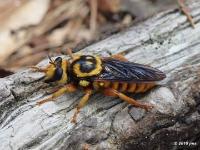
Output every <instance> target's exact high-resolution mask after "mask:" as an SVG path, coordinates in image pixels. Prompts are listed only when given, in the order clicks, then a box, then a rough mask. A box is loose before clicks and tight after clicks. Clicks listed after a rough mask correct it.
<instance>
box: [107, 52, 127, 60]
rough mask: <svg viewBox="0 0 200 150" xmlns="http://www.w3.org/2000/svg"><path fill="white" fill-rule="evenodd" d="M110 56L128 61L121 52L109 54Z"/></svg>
mask: <svg viewBox="0 0 200 150" xmlns="http://www.w3.org/2000/svg"><path fill="white" fill-rule="evenodd" d="M111 58H114V59H117V60H121V61H128V60H127V59H126V58H125V57H124V56H123V55H122V54H114V55H112V56H111Z"/></svg>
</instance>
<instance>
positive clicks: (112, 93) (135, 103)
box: [104, 89, 153, 110]
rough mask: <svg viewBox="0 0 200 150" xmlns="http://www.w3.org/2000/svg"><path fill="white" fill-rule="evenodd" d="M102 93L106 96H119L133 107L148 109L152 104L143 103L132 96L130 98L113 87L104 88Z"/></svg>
mask: <svg viewBox="0 0 200 150" xmlns="http://www.w3.org/2000/svg"><path fill="white" fill-rule="evenodd" d="M104 94H105V95H107V96H112V97H119V98H120V99H122V100H124V101H126V102H128V103H129V104H131V105H133V106H135V107H139V108H142V109H145V110H149V109H152V108H153V105H151V104H145V103H141V102H138V101H136V100H134V99H133V98H130V97H128V96H126V95H125V94H123V93H120V92H118V91H117V90H114V89H105V90H104Z"/></svg>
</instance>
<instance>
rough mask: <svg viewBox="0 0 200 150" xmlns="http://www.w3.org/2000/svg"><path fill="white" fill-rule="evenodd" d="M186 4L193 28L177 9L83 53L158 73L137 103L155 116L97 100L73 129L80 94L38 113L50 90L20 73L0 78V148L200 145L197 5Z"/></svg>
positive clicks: (199, 7)
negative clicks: (114, 57) (119, 58)
mask: <svg viewBox="0 0 200 150" xmlns="http://www.w3.org/2000/svg"><path fill="white" fill-rule="evenodd" d="M187 2H188V6H189V8H190V9H191V15H192V16H193V17H194V21H195V22H196V28H195V29H193V28H192V27H191V26H190V24H189V23H188V22H187V19H186V17H185V16H184V15H182V14H181V13H180V12H179V10H178V9H176V10H169V11H166V12H162V13H160V14H158V15H156V16H154V17H152V18H150V19H148V20H146V21H144V22H142V23H139V24H138V25H136V26H134V27H132V28H129V29H127V30H126V31H124V32H121V33H119V34H116V35H113V36H111V37H109V38H107V39H105V40H103V41H100V42H98V43H96V44H93V45H91V46H89V47H86V48H85V49H83V50H82V51H81V52H82V53H86V54H87V53H88V54H98V55H107V53H108V52H111V53H113V54H115V53H119V52H124V53H125V57H126V58H128V59H129V60H130V61H132V62H137V63H142V64H148V65H151V66H153V67H157V68H159V69H160V70H162V71H164V72H165V73H166V74H167V78H166V79H165V80H164V81H163V82H161V83H160V84H161V86H159V87H157V88H155V89H153V90H151V91H150V92H149V93H146V94H144V95H139V96H137V99H138V100H141V101H144V102H148V103H152V104H154V105H155V106H156V107H155V109H153V110H152V111H151V112H145V111H144V110H141V109H138V108H134V107H131V106H130V105H128V104H127V103H125V102H122V101H121V100H119V99H115V98H109V97H105V96H103V95H101V94H98V93H97V94H95V95H93V96H92V98H91V99H90V101H89V103H88V104H87V106H85V107H84V108H83V109H82V111H81V113H80V115H79V117H78V123H77V124H76V125H75V124H73V123H70V118H71V117H72V115H73V113H74V111H75V109H74V108H75V105H76V104H77V103H78V101H79V100H80V98H81V96H82V94H83V93H82V92H80V91H78V92H76V93H74V94H66V95H63V96H61V97H59V98H58V99H57V101H55V102H48V103H45V104H43V105H41V106H37V105H36V102H37V101H39V100H40V99H41V98H43V97H44V96H45V93H46V92H47V91H48V90H49V89H50V88H51V87H47V86H46V85H44V84H43V82H42V80H41V78H42V77H43V74H41V73H34V72H32V71H31V70H23V71H21V72H18V73H16V74H14V75H12V76H9V77H7V78H2V79H0V141H1V144H0V149H4V150H16V149H38V150H42V149H45V150H50V149H58V150H62V149H68V150H69V149H73V150H74V149H84V147H89V149H91V150H93V149H100V150H102V149H111V150H115V149H134V148H135V149H138V148H140V149H172V148H174V149H176V148H177V147H178V146H176V145H174V142H179V141H190V142H193V143H195V142H196V146H198V144H200V143H199V139H200V138H199V135H200V105H199V104H200V93H199V90H200V23H199V21H200V1H198V0H190V1H187ZM46 64H47V61H43V62H41V63H40V65H41V66H44V65H46ZM131 96H133V95H131ZM193 147H194V146H193ZM186 148H187V146H186Z"/></svg>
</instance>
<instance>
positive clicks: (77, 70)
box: [73, 56, 102, 77]
mask: <svg viewBox="0 0 200 150" xmlns="http://www.w3.org/2000/svg"><path fill="white" fill-rule="evenodd" d="M77 59H79V57H77ZM95 59H96V67H95V69H93V70H92V71H90V72H88V73H86V72H81V70H80V64H75V65H74V66H73V71H74V73H75V74H76V75H77V77H89V76H94V75H98V74H99V73H100V72H101V70H102V66H101V64H102V62H101V59H100V57H98V56H95Z"/></svg>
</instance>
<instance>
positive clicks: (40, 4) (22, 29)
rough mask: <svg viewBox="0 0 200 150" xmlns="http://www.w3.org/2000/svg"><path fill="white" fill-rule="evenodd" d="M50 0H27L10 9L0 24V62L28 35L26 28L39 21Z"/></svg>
mask: <svg viewBox="0 0 200 150" xmlns="http://www.w3.org/2000/svg"><path fill="white" fill-rule="evenodd" d="M49 2H50V0H42V1H41V0H29V1H26V3H23V4H22V5H20V6H19V7H16V8H15V9H14V10H12V13H11V14H10V15H9V16H7V19H4V20H3V22H1V26H0V58H1V59H0V64H2V63H3V62H4V61H5V60H6V59H7V57H8V56H9V55H10V54H11V53H13V52H14V51H15V50H16V49H17V48H18V47H20V46H21V45H22V44H23V43H24V42H25V41H26V40H27V39H28V37H29V35H28V33H27V30H26V28H27V27H29V26H33V25H37V24H39V23H40V22H41V20H42V19H43V17H44V15H45V14H46V12H47V10H48V7H49Z"/></svg>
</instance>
